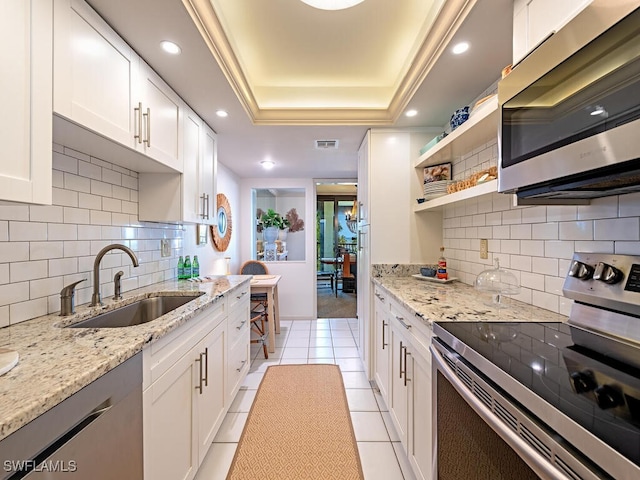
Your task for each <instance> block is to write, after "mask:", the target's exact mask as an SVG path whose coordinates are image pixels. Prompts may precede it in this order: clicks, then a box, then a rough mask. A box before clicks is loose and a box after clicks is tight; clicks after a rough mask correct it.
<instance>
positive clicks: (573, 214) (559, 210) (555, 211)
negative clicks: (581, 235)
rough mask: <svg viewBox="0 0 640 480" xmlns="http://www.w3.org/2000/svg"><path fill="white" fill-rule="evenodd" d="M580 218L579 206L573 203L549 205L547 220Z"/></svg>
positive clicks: (556, 220)
mask: <svg viewBox="0 0 640 480" xmlns="http://www.w3.org/2000/svg"><path fill="white" fill-rule="evenodd" d="M577 219H578V207H576V206H573V205H550V206H548V207H547V222H568V221H570V220H577Z"/></svg>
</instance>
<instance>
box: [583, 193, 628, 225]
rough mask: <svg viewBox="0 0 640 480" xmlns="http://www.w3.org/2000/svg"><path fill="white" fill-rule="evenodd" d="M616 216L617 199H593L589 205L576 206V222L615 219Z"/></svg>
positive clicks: (614, 197) (615, 197)
mask: <svg viewBox="0 0 640 480" xmlns="http://www.w3.org/2000/svg"><path fill="white" fill-rule="evenodd" d="M617 216H618V197H617V196H612V197H604V198H594V199H593V200H591V203H590V204H589V205H584V206H583V205H579V206H578V220H596V219H600V218H616V217H617Z"/></svg>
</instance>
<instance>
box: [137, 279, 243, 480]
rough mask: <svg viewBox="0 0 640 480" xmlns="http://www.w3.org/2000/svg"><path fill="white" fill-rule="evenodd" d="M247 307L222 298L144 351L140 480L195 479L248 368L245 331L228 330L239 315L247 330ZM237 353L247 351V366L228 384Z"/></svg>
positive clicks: (241, 303)
mask: <svg viewBox="0 0 640 480" xmlns="http://www.w3.org/2000/svg"><path fill="white" fill-rule="evenodd" d="M248 288H249V287H248V286H247V287H241V289H240V291H242V290H244V289H248ZM233 294H234V292H231V295H233ZM248 302H249V296H248V295H246V301H243V302H232V301H230V300H228V299H227V298H222V299H220V300H219V301H218V302H217V303H216V304H214V305H212V306H210V307H207V308H206V309H205V310H204V311H203V312H202V313H200V314H199V315H197V316H196V317H195V318H193V319H190V320H189V321H188V322H187V323H185V324H184V325H183V326H181V327H180V328H178V329H177V330H175V331H173V332H171V333H170V334H168V335H167V336H165V337H164V338H162V339H160V340H159V341H158V342H155V343H152V344H150V345H148V346H147V347H146V348H145V349H144V350H143V366H144V367H143V375H144V377H143V393H142V397H143V431H144V478H145V479H147V480H151V479H152V480H164V479H166V480H176V479H180V480H188V479H192V478H194V476H195V475H196V472H197V471H198V467H199V465H200V464H201V463H202V461H203V460H204V457H205V455H206V454H207V451H208V450H209V447H210V446H211V444H212V442H213V439H214V437H215V435H216V433H217V432H218V429H219V428H220V425H221V423H222V420H223V419H224V416H225V414H226V413H227V411H228V409H229V407H230V405H231V402H232V401H233V396H235V393H237V391H238V388H239V385H240V384H241V383H242V381H243V380H244V377H245V375H246V373H247V371H248V369H249V365H248V360H249V335H248V332H249V331H248V327H246V335H238V334H237V333H235V332H233V333H232V332H231V331H230V325H229V319H230V318H233V319H236V320H238V319H239V318H240V317H241V316H242V315H245V319H244V321H245V324H247V325H248V323H249V310H248ZM231 337H233V339H234V345H233V346H232V347H231V346H230V342H229V338H231ZM238 352H246V353H245V356H246V357H245V358H246V361H247V364H246V367H244V368H241V369H240V371H238V372H237V374H236V375H235V376H234V377H233V378H232V379H231V378H230V376H229V375H228V370H229V369H230V368H231V366H232V365H235V364H236V362H237V357H238ZM230 384H233V387H231V386H230ZM231 392H234V394H233V396H231V395H230V393H231Z"/></svg>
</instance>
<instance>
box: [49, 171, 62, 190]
mask: <svg viewBox="0 0 640 480" xmlns="http://www.w3.org/2000/svg"><path fill="white" fill-rule="evenodd" d="M52 173H53V175H51V184H52V186H54V187H56V188H64V172H61V171H59V170H54V171H53V172H52Z"/></svg>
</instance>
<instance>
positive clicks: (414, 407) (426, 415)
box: [407, 348, 432, 480]
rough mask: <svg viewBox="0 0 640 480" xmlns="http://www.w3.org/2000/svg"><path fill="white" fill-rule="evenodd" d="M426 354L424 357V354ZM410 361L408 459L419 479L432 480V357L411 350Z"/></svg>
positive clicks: (408, 367) (413, 349)
mask: <svg viewBox="0 0 640 480" xmlns="http://www.w3.org/2000/svg"><path fill="white" fill-rule="evenodd" d="M423 353H424V355H423ZM408 358H410V360H408V361H407V363H408V366H407V370H408V375H409V380H410V381H409V382H407V384H408V386H409V422H408V425H409V448H408V457H409V462H410V463H411V466H412V467H413V471H414V473H415V474H416V476H417V478H418V479H422V480H425V479H431V468H432V465H431V456H432V455H431V445H432V437H431V436H432V418H431V357H430V356H429V351H428V350H425V351H424V352H422V351H418V350H417V349H416V348H411V357H408Z"/></svg>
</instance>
